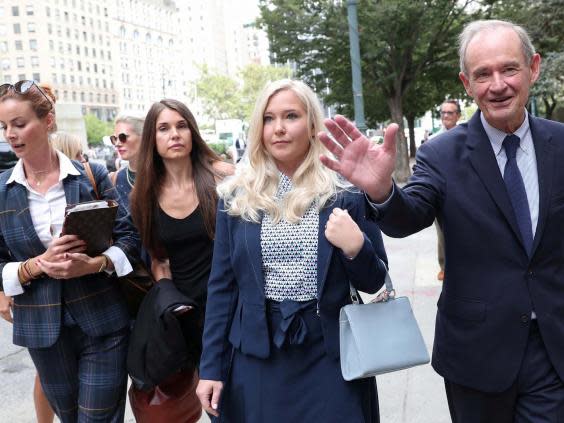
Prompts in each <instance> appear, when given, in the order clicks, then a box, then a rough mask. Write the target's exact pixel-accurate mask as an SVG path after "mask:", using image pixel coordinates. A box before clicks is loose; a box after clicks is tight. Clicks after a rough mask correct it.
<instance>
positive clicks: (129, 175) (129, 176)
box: [125, 166, 135, 188]
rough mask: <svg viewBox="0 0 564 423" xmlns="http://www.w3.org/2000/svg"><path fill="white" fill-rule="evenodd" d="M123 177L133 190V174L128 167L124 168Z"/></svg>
mask: <svg viewBox="0 0 564 423" xmlns="http://www.w3.org/2000/svg"><path fill="white" fill-rule="evenodd" d="M125 176H126V177H127V183H128V184H129V186H130V187H131V188H133V185H135V172H133V171H132V170H131V169H129V166H127V167H126V168H125Z"/></svg>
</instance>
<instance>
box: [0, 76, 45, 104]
mask: <svg viewBox="0 0 564 423" xmlns="http://www.w3.org/2000/svg"><path fill="white" fill-rule="evenodd" d="M32 87H35V88H37V89H38V90H39V92H40V93H41V94H42V95H43V97H45V99H46V100H47V101H48V102H49V105H50V106H51V108H53V103H52V102H51V99H50V98H49V97H47V94H45V93H44V92H43V90H42V89H41V87H39V86H38V85H37V84H36V83H35V81H32V80H26V79H24V80H21V81H18V82H16V83H15V84H13V85H12V84H2V85H0V97H3V96H4V95H6V94H7V93H8V92H10V91H13V92H15V93H16V94H19V95H26V94H27V93H28V92H30V90H31V88H32Z"/></svg>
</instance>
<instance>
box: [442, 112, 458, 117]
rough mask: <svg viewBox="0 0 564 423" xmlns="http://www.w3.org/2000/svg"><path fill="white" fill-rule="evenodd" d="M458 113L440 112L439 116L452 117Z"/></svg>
mask: <svg viewBox="0 0 564 423" xmlns="http://www.w3.org/2000/svg"><path fill="white" fill-rule="evenodd" d="M457 114H458V112H451V111H444V112H442V111H441V116H452V115H457Z"/></svg>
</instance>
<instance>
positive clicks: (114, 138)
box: [110, 133, 129, 145]
mask: <svg viewBox="0 0 564 423" xmlns="http://www.w3.org/2000/svg"><path fill="white" fill-rule="evenodd" d="M127 137H129V135H127V134H124V133H121V134H117V135H110V141H111V142H112V144H113V145H116V144H117V142H118V141H119V142H121V143H122V144H125V143H126V141H127Z"/></svg>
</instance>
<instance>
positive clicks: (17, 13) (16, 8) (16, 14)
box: [12, 6, 20, 16]
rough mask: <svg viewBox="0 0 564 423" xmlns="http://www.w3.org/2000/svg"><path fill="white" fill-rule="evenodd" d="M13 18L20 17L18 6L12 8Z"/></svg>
mask: <svg viewBox="0 0 564 423" xmlns="http://www.w3.org/2000/svg"><path fill="white" fill-rule="evenodd" d="M12 16H20V8H19V7H18V6H12Z"/></svg>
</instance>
